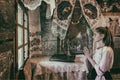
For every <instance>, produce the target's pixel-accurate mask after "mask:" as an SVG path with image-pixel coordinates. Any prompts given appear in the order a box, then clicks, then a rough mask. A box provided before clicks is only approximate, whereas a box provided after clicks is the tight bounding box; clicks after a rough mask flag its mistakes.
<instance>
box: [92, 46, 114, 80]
mask: <svg viewBox="0 0 120 80" xmlns="http://www.w3.org/2000/svg"><path fill="white" fill-rule="evenodd" d="M93 60H94V61H95V62H96V65H95V70H96V73H97V77H96V79H95V80H105V77H104V76H103V74H104V72H106V71H110V69H111V68H112V66H113V61H114V52H113V49H112V48H111V47H107V46H104V47H102V48H99V49H96V51H95V54H94V55H93Z"/></svg>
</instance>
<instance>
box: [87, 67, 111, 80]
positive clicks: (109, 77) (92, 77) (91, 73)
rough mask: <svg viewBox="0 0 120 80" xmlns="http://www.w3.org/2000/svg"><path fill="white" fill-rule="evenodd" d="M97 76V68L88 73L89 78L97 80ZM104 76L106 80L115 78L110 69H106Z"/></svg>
mask: <svg viewBox="0 0 120 80" xmlns="http://www.w3.org/2000/svg"><path fill="white" fill-rule="evenodd" d="M96 76H97V73H96V71H95V69H94V68H93V69H92V70H91V72H90V73H89V74H88V80H95V78H96ZM103 76H104V77H105V79H106V80H113V79H112V76H111V75H110V72H109V71H106V72H105V73H104V74H103Z"/></svg>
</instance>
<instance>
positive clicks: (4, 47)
mask: <svg viewBox="0 0 120 80" xmlns="http://www.w3.org/2000/svg"><path fill="white" fill-rule="evenodd" d="M14 36H15V0H0V80H9V79H10V77H13V75H12V76H10V73H11V71H12V70H11V67H12V68H13V55H14V50H13V49H14Z"/></svg>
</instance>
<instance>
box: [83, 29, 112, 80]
mask: <svg viewBox="0 0 120 80" xmlns="http://www.w3.org/2000/svg"><path fill="white" fill-rule="evenodd" d="M93 38H94V41H93V44H94V45H95V49H94V50H93V52H94V53H93V56H91V54H90V51H89V49H88V48H87V47H84V54H85V56H86V58H87V59H88V61H89V62H90V63H91V64H92V66H93V69H92V70H91V72H90V79H88V80H112V77H111V75H110V69H111V68H112V65H113V61H114V52H113V37H112V34H111V32H110V30H109V29H108V28H107V27H98V28H96V29H95V31H94V36H93Z"/></svg>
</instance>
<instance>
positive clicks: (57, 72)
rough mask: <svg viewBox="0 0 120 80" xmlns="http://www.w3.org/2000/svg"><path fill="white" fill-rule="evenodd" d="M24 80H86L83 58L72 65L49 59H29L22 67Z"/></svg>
mask: <svg viewBox="0 0 120 80" xmlns="http://www.w3.org/2000/svg"><path fill="white" fill-rule="evenodd" d="M24 72H25V76H26V80H86V79H87V78H86V73H87V67H86V64H85V62H84V56H81V60H80V61H78V62H74V63H71V62H70V63H69V62H57V61H49V57H42V58H34V59H29V60H28V61H27V63H26V65H25V67H24Z"/></svg>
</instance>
